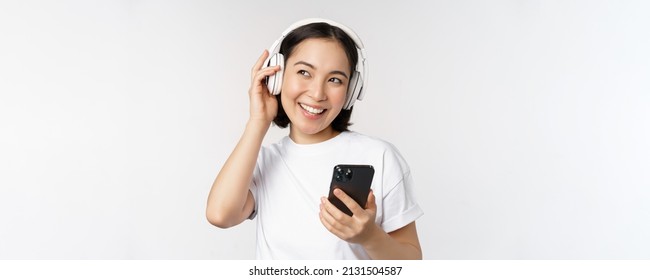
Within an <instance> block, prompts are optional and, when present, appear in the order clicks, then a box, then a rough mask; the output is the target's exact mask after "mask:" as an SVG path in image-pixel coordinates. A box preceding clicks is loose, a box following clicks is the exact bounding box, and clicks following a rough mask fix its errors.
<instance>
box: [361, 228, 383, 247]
mask: <svg viewBox="0 0 650 280" xmlns="http://www.w3.org/2000/svg"><path fill="white" fill-rule="evenodd" d="M387 238H390V236H389V235H388V233H386V232H385V231H384V230H383V229H381V228H380V227H379V226H378V225H376V224H374V225H373V227H372V229H371V230H370V232H369V234H368V238H367V239H366V240H364V241H363V242H362V243H361V246H363V248H364V249H365V250H366V251H373V250H376V249H377V248H381V247H382V245H381V244H383V243H384V242H385V240H386V239H387Z"/></svg>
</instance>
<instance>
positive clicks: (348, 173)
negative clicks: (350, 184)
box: [345, 169, 352, 180]
mask: <svg viewBox="0 0 650 280" xmlns="http://www.w3.org/2000/svg"><path fill="white" fill-rule="evenodd" d="M345 179H348V180H351V179H352V169H347V170H345Z"/></svg>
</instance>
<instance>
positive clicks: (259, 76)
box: [253, 65, 280, 86]
mask: <svg viewBox="0 0 650 280" xmlns="http://www.w3.org/2000/svg"><path fill="white" fill-rule="evenodd" d="M279 70H280V66H279V65H276V66H273V67H267V68H264V69H262V70H259V71H258V72H257V73H255V75H254V76H253V84H254V85H256V86H260V85H261V84H262V81H263V80H264V79H266V77H268V76H271V75H273V74H275V73H276V72H278V71H279Z"/></svg>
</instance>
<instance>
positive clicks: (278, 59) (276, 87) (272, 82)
mask: <svg viewBox="0 0 650 280" xmlns="http://www.w3.org/2000/svg"><path fill="white" fill-rule="evenodd" d="M276 65H280V70H279V71H278V72H275V74H273V75H271V76H268V77H266V87H267V88H268V89H269V93H271V94H272V95H278V94H280V90H281V89H282V78H283V73H284V56H283V55H282V54H281V53H276V54H274V55H272V56H271V57H269V59H268V62H267V63H266V65H265V66H266V67H273V66H276Z"/></svg>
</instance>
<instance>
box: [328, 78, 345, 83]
mask: <svg viewBox="0 0 650 280" xmlns="http://www.w3.org/2000/svg"><path fill="white" fill-rule="evenodd" d="M329 81H330V82H333V83H337V84H342V83H343V81H341V79H339V78H330V79H329Z"/></svg>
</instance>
